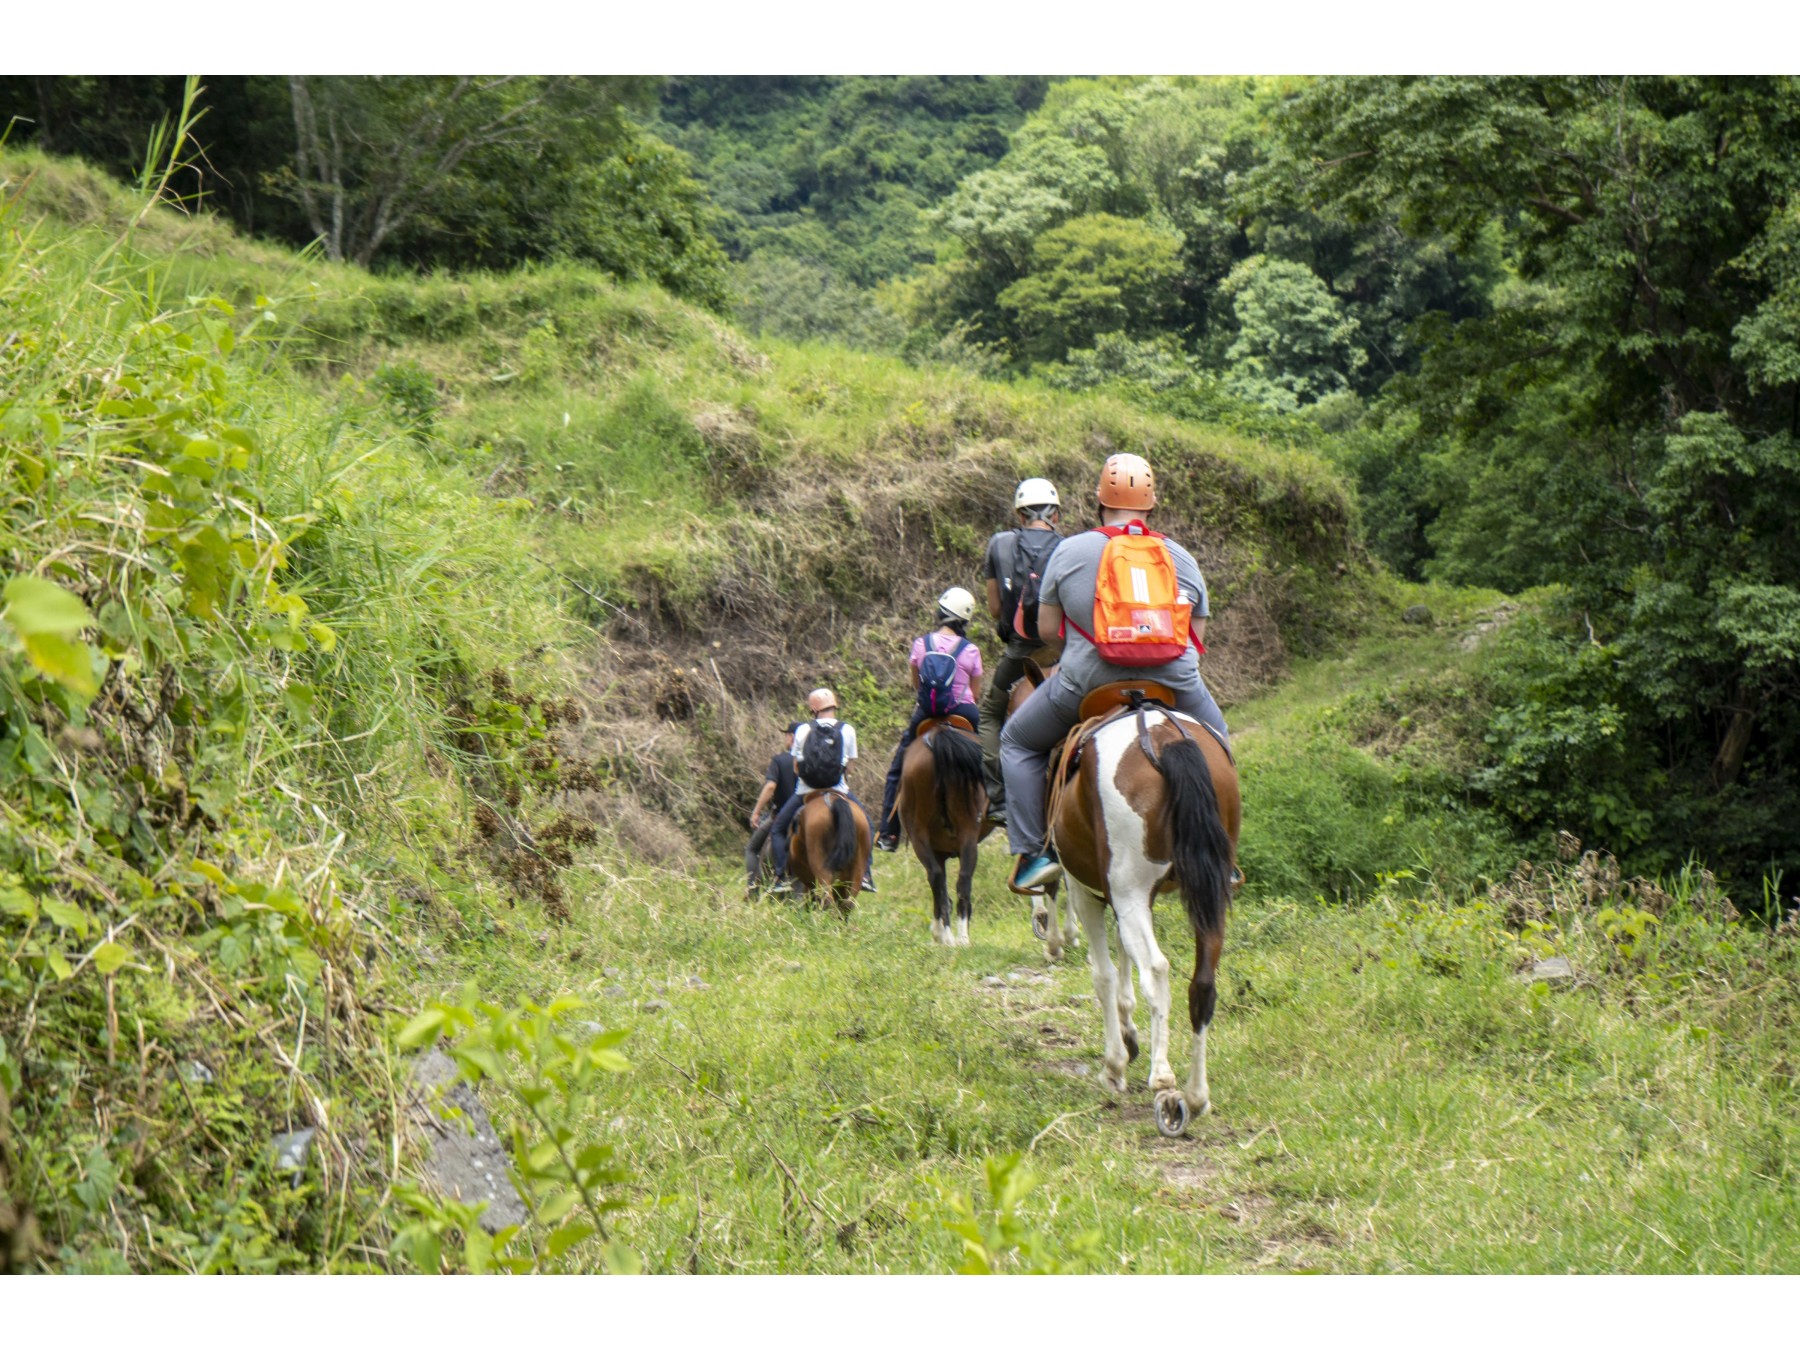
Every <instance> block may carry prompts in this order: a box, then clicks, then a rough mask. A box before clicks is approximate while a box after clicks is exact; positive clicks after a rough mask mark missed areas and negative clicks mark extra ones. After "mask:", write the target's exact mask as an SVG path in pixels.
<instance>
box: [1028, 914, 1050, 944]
mask: <svg viewBox="0 0 1800 1350" xmlns="http://www.w3.org/2000/svg"><path fill="white" fill-rule="evenodd" d="M1031 935H1032V936H1033V937H1035V938H1036V939H1037V940H1038V941H1039V942H1048V941H1049V940H1050V915H1049V912H1048V911H1046V910H1041V909H1040V910H1038V911H1037V912H1036V913H1035V914H1033V915H1032V916H1031Z"/></svg>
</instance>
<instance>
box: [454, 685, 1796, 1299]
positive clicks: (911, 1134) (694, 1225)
mask: <svg viewBox="0 0 1800 1350" xmlns="http://www.w3.org/2000/svg"><path fill="white" fill-rule="evenodd" d="M1250 711H1251V713H1252V714H1253V716H1252V717H1251V718H1249V719H1246V721H1247V722H1248V721H1260V722H1261V723H1262V724H1263V725H1264V726H1267V725H1269V724H1270V722H1272V721H1273V720H1275V713H1274V712H1273V711H1272V710H1268V709H1263V710H1257V709H1251V710H1250ZM1250 744H1251V745H1254V744H1255V741H1254V739H1252V740H1251V742H1250ZM1254 753H1256V752H1255V751H1254V750H1251V749H1247V750H1246V754H1254ZM1253 809H1254V803H1252V810H1253ZM1251 819H1252V820H1254V815H1252V816H1251ZM1003 862H1004V853H1003V852H1002V850H1001V849H1000V840H999V839H997V838H996V839H990V840H989V842H988V845H987V847H986V848H985V849H984V851H983V858H982V866H981V871H980V876H979V879H978V882H977V890H976V909H975V919H974V924H973V928H972V937H973V945H972V946H970V947H968V948H966V949H961V950H956V951H949V950H945V949H942V948H938V947H935V946H933V945H932V944H931V943H930V942H929V936H928V922H929V915H928V908H927V906H928V896H927V892H926V889H925V885H924V879H923V874H922V872H921V871H920V869H919V868H918V866H917V864H916V862H914V861H913V860H912V858H911V857H910V855H908V854H905V853H902V854H897V855H893V856H891V857H886V856H883V857H882V859H881V861H880V862H879V863H878V869H877V870H878V878H879V881H880V885H881V894H880V895H878V896H865V897H862V900H861V903H860V905H859V908H858V910H857V912H856V914H855V915H854V916H853V918H852V919H851V921H850V922H849V923H848V924H845V923H842V922H840V921H838V920H837V919H835V918H832V917H829V916H827V915H824V914H820V913H814V912H804V911H800V910H798V909H796V908H794V907H792V906H790V905H786V904H781V903H751V902H748V901H747V900H745V899H744V897H743V896H742V893H741V883H740V881H739V880H738V877H737V875H736V874H734V873H731V872H727V871H726V870H724V869H722V868H721V869H716V870H709V871H708V872H706V873H705V874H704V875H702V876H699V877H691V876H679V875H676V874H663V875H643V874H628V875H611V874H607V875H606V876H605V877H604V878H603V884H602V885H600V886H599V887H597V888H596V889H595V891H594V892H593V893H592V894H591V895H590V897H589V898H588V899H586V900H584V901H582V902H580V904H579V905H578V907H577V912H576V914H575V917H574V921H573V922H572V923H570V924H567V925H565V926H561V927H552V926H548V925H546V926H545V927H544V928H543V929H542V931H527V932H522V933H521V932H513V931H509V932H501V933H498V934H496V935H494V936H493V937H492V938H491V940H489V941H487V942H485V943H483V942H477V943H475V944H473V945H471V946H469V947H467V948H465V949H464V953H463V955H464V957H465V958H466V959H467V965H466V967H465V968H464V969H462V970H460V971H458V972H456V973H457V974H458V975H459V976H463V975H478V976H479V978H480V980H481V983H482V986H483V989H484V992H487V993H488V994H489V995H490V996H493V997H500V998H504V997H507V996H509V995H512V996H530V997H536V998H545V997H548V996H550V995H553V994H555V993H558V992H565V991H566V992H574V993H578V994H582V995H585V996H588V997H590V998H591V999H592V1000H593V1002H594V1004H595V1006H596V1007H597V1008H598V1009H599V1012H598V1013H597V1014H596V1016H598V1017H599V1018H600V1019H601V1020H602V1021H604V1022H605V1024H606V1025H608V1026H609V1027H610V1026H629V1027H630V1028H631V1036H630V1039H629V1040H628V1041H627V1042H626V1044H625V1046H624V1047H623V1048H624V1049H625V1051H626V1052H627V1054H628V1055H629V1057H630V1058H631V1060H632V1062H633V1065H634V1068H633V1070H632V1072H631V1073H629V1074H627V1075H625V1076H623V1077H622V1078H621V1079H620V1080H619V1081H618V1086H617V1091H616V1095H615V1097H614V1098H613V1100H611V1101H610V1102H609V1103H608V1105H607V1107H606V1108H605V1113H604V1118H602V1119H597V1120H596V1121H594V1122H593V1127H594V1128H595V1129H596V1130H598V1131H600V1132H602V1133H603V1135H604V1137H606V1138H607V1139H609V1140H610V1141H613V1142H616V1143H618V1144H620V1145H621V1146H622V1149H623V1151H624V1153H625V1154H626V1155H627V1157H628V1159H629V1161H630V1164H631V1166H632V1168H633V1170H634V1172H635V1173H636V1174H637V1176H638V1178H639V1180H638V1184H637V1185H636V1186H635V1187H634V1194H633V1204H634V1210H633V1213H632V1214H631V1216H630V1217H629V1218H628V1219H626V1220H625V1221H624V1226H623V1229H622V1231H624V1232H625V1233H626V1234H628V1237H627V1240H628V1241H629V1242H630V1243H631V1244H632V1245H633V1246H634V1247H636V1248H637V1249H638V1250H639V1251H640V1252H641V1253H642V1254H643V1256H644V1258H645V1261H646V1264H647V1265H648V1267H649V1268H650V1269H653V1270H691V1271H701V1272H729V1271H756V1272H778V1271H818V1272H826V1271H862V1272H869V1271H920V1270H925V1271H930V1270H947V1269H950V1268H953V1267H954V1266H955V1264H956V1263H957V1260H958V1259H959V1256H958V1245H957V1242H956V1240H955V1239H954V1238H953V1237H952V1236H950V1235H949V1234H948V1233H947V1232H946V1231H945V1229H944V1228H943V1227H942V1225H941V1223H940V1222H939V1219H941V1218H942V1217H943V1216H944V1215H945V1214H946V1213H947V1211H946V1209H945V1207H944V1204H943V1202H942V1201H941V1199H940V1197H939V1195H938V1192H937V1190H936V1189H935V1188H934V1185H933V1181H934V1179H940V1180H942V1181H944V1182H947V1183H949V1184H950V1185H951V1186H953V1187H954V1188H956V1189H958V1190H961V1191H967V1192H973V1193H974V1194H975V1195H976V1197H977V1198H978V1199H979V1198H980V1197H981V1195H982V1186H983V1183H982V1180H981V1160H982V1159H983V1158H984V1157H986V1156H990V1155H996V1154H1006V1153H1012V1152H1020V1151H1023V1152H1026V1153H1028V1154H1029V1165H1030V1167H1031V1168H1032V1169H1033V1170H1034V1171H1035V1172H1036V1173H1038V1175H1039V1176H1040V1177H1041V1184H1040V1186H1039V1187H1038V1188H1037V1189H1036V1190H1035V1191H1034V1192H1033V1193H1032V1194H1031V1195H1030V1196H1029V1198H1028V1199H1027V1200H1026V1201H1025V1202H1024V1206H1023V1211H1022V1212H1023V1215H1024V1217H1025V1219H1026V1222H1027V1223H1028V1225H1029V1226H1030V1227H1031V1228H1032V1229H1033V1230H1034V1232H1035V1233H1036V1234H1037V1235H1038V1236H1039V1237H1041V1238H1043V1239H1045V1240H1046V1241H1047V1244H1048V1246H1049V1247H1050V1248H1051V1249H1057V1248H1058V1247H1059V1246H1065V1245H1067V1244H1071V1243H1073V1242H1074V1241H1075V1239H1076V1238H1077V1237H1078V1236H1079V1235H1081V1234H1084V1233H1090V1232H1092V1233H1097V1234H1098V1242H1097V1244H1096V1245H1095V1247H1094V1248H1093V1250H1091V1251H1090V1252H1089V1253H1088V1254H1087V1255H1086V1256H1085V1257H1084V1258H1083V1264H1084V1265H1085V1266H1086V1267H1087V1268H1091V1269H1096V1270H1102V1271H1158V1272H1186V1271H1254V1270H1324V1271H1565V1270H1585V1271H1599V1270H1614V1271H1686V1270H1715V1271H1717V1270H1782V1269H1787V1270H1792V1269H1795V1268H1796V1267H1797V1266H1800V1259H1797V1257H1800V1223H1797V1222H1796V1220H1797V1219H1800V1192H1797V1190H1796V1187H1795V1184H1794V1176H1793V1173H1792V1171H1791V1170H1790V1164H1789V1162H1788V1159H1789V1158H1790V1157H1791V1156H1792V1153H1793V1150H1792V1142H1793V1133H1794V1130H1793V1126H1792V1121H1793V1119H1794V1112H1793V1109H1792V1108H1793V1093H1792V1074H1791V1067H1789V1066H1791V1064H1792V1063H1793V1062H1794V1058H1793V1057H1794V1055H1795V1051H1796V1044H1795V1042H1796V1037H1795V1035H1794V1033H1793V1030H1792V1028H1791V1025H1790V1024H1791V1021H1792V1019H1791V1018H1789V1017H1786V1016H1785V1015H1777V1013H1775V1012H1769V1013H1766V1014H1765V1013H1763V1012H1759V1011H1757V1009H1756V1005H1755V1004H1753V1003H1751V1002H1749V1001H1747V1000H1746V999H1744V998H1743V997H1742V994H1741V993H1740V992H1739V991H1734V990H1731V989H1725V990H1721V991H1715V992H1713V993H1712V994H1710V995H1707V994H1696V995H1695V996H1693V997H1691V998H1689V999H1687V1000H1686V1001H1683V1002H1681V1003H1679V1004H1673V1005H1670V1006H1667V1007H1662V1008H1659V1007H1657V1006H1654V1005H1649V1004H1646V1003H1644V1002H1643V1001H1642V1000H1640V999H1639V998H1638V997H1637V996H1636V994H1634V993H1632V992H1630V991H1626V992H1625V993H1624V994H1623V996H1621V994H1620V991H1619V990H1617V989H1614V988H1612V987H1610V986H1607V985H1605V984H1604V983H1602V982H1599V981H1595V982H1592V983H1584V985H1583V986H1580V987H1576V988H1570V989H1562V990H1558V991H1554V992H1553V991H1551V990H1549V989H1548V988H1546V987H1545V986H1544V985H1541V984H1540V985H1536V986H1533V985H1531V984H1527V983H1524V982H1521V981H1519V980H1518V979H1516V978H1515V977H1514V972H1515V968H1516V966H1517V965H1518V962H1519V949H1518V947H1517V945H1516V944H1515V943H1514V942H1513V941H1512V940H1511V935H1510V934H1509V933H1508V932H1507V931H1506V930H1505V929H1503V927H1502V926H1501V924H1500V923H1499V920H1498V918H1497V917H1496V916H1495V915H1494V914H1493V913H1492V912H1491V911H1489V910H1488V909H1486V908H1485V907H1482V906H1475V907H1463V908H1456V907H1444V906H1441V905H1439V906H1436V907H1433V906H1427V905H1423V904H1420V903H1417V902H1410V901H1402V900H1399V899H1396V898H1394V897H1391V896H1388V895H1385V894H1384V895H1383V896H1381V897H1378V898H1377V899H1376V900H1374V901H1371V902H1368V903H1366V904H1363V905H1361V906H1358V907H1354V908H1345V907H1333V906H1329V905H1324V904H1321V903H1320V902H1319V901H1317V900H1314V899H1308V900H1306V901H1304V902H1299V901H1296V900H1293V899H1287V898H1280V897H1272V896H1264V895H1258V894H1257V893H1256V891H1255V889H1254V886H1252V888H1250V889H1248V890H1247V891H1246V893H1245V897H1244V900H1243V902H1242V903H1240V904H1239V906H1238V908H1237V910H1236V911H1235V913H1234V915H1233V917H1232V921H1231V927H1230V930H1229V934H1228V938H1227V948H1226V957H1225V962H1224V966H1223V969H1222V975H1221V996H1220V1009H1219V1015H1218V1020H1217V1021H1216V1023H1215V1035H1214V1036H1213V1038H1212V1054H1211V1059H1210V1069H1211V1077H1212V1088H1213V1100H1214V1110H1213V1113H1212V1114H1211V1115H1210V1116H1208V1117H1207V1118H1205V1119H1203V1120H1200V1121H1197V1122H1196V1123H1195V1125H1194V1126H1193V1127H1192V1129H1191V1130H1190V1134H1189V1137H1188V1138H1186V1139H1183V1140H1179V1141H1168V1140H1163V1139H1161V1138H1159V1137H1158V1135H1157V1134H1156V1131H1155V1128H1154V1126H1153V1124H1152V1121H1151V1118H1150V1094H1149V1092H1148V1090H1147V1088H1146V1087H1145V1086H1144V1082H1143V1074H1144V1072H1146V1071H1147V1070H1146V1068H1145V1065H1144V1063H1143V1061H1142V1060H1140V1061H1139V1062H1138V1063H1136V1064H1134V1065H1133V1066H1132V1071H1133V1072H1132V1078H1133V1081H1132V1086H1131V1090H1130V1092H1129V1093H1128V1094H1127V1095H1126V1096H1125V1097H1123V1098H1114V1097H1113V1096H1111V1095H1110V1094H1109V1093H1107V1092H1106V1091H1105V1090H1104V1089H1102V1088H1101V1087H1100V1086H1099V1084H1098V1081H1097V1073H1098V1064H1099V1035H1100V1027H1099V1014H1098V1010H1097V1008H1096V1007H1095V1005H1094V1002H1093V998H1092V988H1091V984H1090V980H1089V976H1088V972H1087V966H1086V960H1085V948H1080V947H1078V948H1076V949H1075V951H1074V952H1073V953H1071V955H1070V956H1069V957H1066V958H1065V960H1064V961H1063V962H1062V963H1061V964H1060V965H1056V966H1050V965H1048V964H1047V963H1046V961H1045V958H1044V956H1043V953H1042V948H1041V946H1040V945H1039V944H1037V943H1036V942H1034V941H1033V940H1032V938H1031V935H1030V931H1029V924H1028V915H1027V910H1026V906H1025V904H1024V902H1023V901H1020V900H1018V899H1017V898H1016V897H1012V896H1010V895H1008V894H1007V892H1006V891H1005V889H1004V884H1003V880H1002V878H1003V871H1002V866H1003ZM1157 918H1158V937H1159V941H1160V942H1161V943H1162V945H1163V947H1164V950H1165V951H1166V952H1167V953H1168V954H1169V956H1170V959H1171V962H1172V963H1173V965H1174V968H1175V970H1176V971H1177V972H1181V971H1184V970H1185V969H1186V968H1187V964H1188V963H1189V962H1190V960H1191V956H1192V939H1191V937H1190V936H1189V935H1188V934H1187V933H1186V932H1185V931H1184V930H1183V928H1182V925H1181V919H1180V913H1179V909H1178V907H1176V906H1173V905H1169V904H1165V905H1163V906H1162V907H1160V908H1159V909H1158V912H1157ZM1115 951H1116V946H1115ZM460 964H462V963H461V962H460V961H459V965H460ZM1791 968H1792V963H1791V962H1790V963H1789V965H1788V967H1787V969H1788V971H1789V974H1788V975H1787V976H1786V978H1787V979H1788V981H1789V982H1790V983H1791V979H1792V976H1791ZM446 973H448V972H446ZM994 977H998V983H996V982H995V981H994ZM1777 982H1778V981H1777ZM1175 1002H1176V1004H1177V1007H1178V1009H1179V1005H1180V1003H1181V1000H1180V998H1179V997H1177V999H1176V1000H1175ZM659 1005H661V1006H659ZM1176 1022H1177V1027H1176V1036H1175V1038H1174V1039H1173V1041H1172V1055H1171V1058H1172V1060H1173V1062H1174V1067H1175V1070H1176V1073H1177V1074H1178V1075H1181V1074H1184V1073H1185V1071H1186V1037H1185V1034H1184V1024H1183V1023H1182V1020H1181V1018H1180V1016H1179V1014H1178V1015H1177V1018H1176ZM1137 1023H1138V1026H1139V1029H1140V1032H1142V1031H1144V1030H1145V1029H1146V1027H1147V1007H1146V1004H1145V1002H1144V1001H1143V999H1142V997H1141V995H1140V1002H1139V1010H1138V1015H1137Z"/></svg>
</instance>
